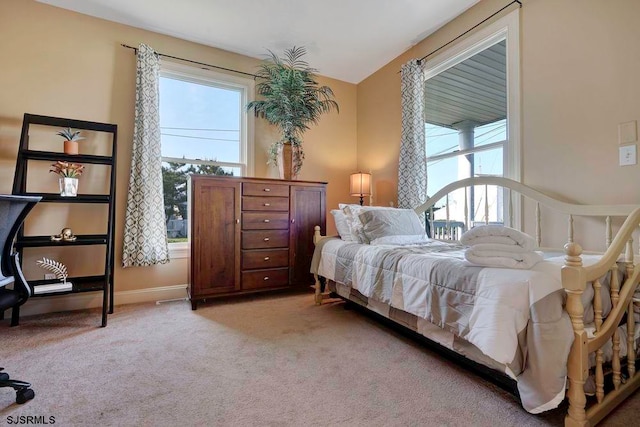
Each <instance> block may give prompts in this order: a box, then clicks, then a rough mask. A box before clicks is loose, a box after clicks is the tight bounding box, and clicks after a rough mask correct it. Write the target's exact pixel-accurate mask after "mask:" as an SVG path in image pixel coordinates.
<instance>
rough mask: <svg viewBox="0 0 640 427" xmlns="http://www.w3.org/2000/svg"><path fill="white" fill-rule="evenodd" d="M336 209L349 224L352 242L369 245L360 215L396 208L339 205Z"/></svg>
mask: <svg viewBox="0 0 640 427" xmlns="http://www.w3.org/2000/svg"><path fill="white" fill-rule="evenodd" d="M338 207H340V208H341V209H342V212H344V214H345V216H346V218H347V222H348V223H349V227H350V229H351V238H352V239H353V241H354V242H357V243H366V244H369V239H368V238H367V236H366V235H365V234H364V230H363V226H364V224H362V222H361V221H360V218H359V217H360V214H362V213H363V212H368V211H374V210H375V211H377V210H391V209H393V210H395V209H396V208H389V207H384V206H360V205H345V204H339V205H338Z"/></svg>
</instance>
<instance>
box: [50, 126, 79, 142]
mask: <svg viewBox="0 0 640 427" xmlns="http://www.w3.org/2000/svg"><path fill="white" fill-rule="evenodd" d="M56 135H59V136H61V137H63V138H64V139H65V140H67V141H81V140H83V139H84V137H83V136H80V131H79V130H75V131H74V130H73V129H71V128H66V129H62V130H61V131H60V132H57V133H56Z"/></svg>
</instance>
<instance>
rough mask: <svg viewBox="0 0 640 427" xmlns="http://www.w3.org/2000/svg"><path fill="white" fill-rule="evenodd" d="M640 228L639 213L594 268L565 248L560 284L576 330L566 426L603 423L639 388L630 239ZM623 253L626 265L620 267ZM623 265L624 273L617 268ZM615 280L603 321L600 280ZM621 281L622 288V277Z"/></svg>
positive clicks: (639, 274)
mask: <svg viewBox="0 0 640 427" xmlns="http://www.w3.org/2000/svg"><path fill="white" fill-rule="evenodd" d="M639 224H640V209H636V210H635V211H634V212H633V213H632V214H631V215H629V216H628V217H627V219H626V220H625V223H624V224H623V226H622V227H621V229H620V230H619V232H618V233H617V235H616V237H615V239H614V240H613V242H612V243H611V245H610V246H609V248H608V250H607V252H606V253H605V255H604V256H603V257H602V258H601V259H600V261H599V262H598V263H596V264H594V265H590V266H588V267H584V266H583V265H582V258H581V255H582V248H581V247H580V245H579V244H577V243H574V242H570V243H567V244H566V245H565V253H566V257H565V265H564V267H563V268H562V284H563V287H564V288H565V290H566V292H567V304H566V310H567V312H568V314H569V317H570V318H571V323H572V326H573V330H574V342H573V345H572V347H571V352H570V354H569V360H568V363H567V376H568V381H569V390H568V392H567V397H568V400H569V409H568V413H567V416H566V418H565V426H592V425H595V424H597V423H598V422H599V421H600V420H602V419H603V418H604V417H605V416H606V415H607V414H608V413H610V412H611V411H612V410H613V409H614V408H615V407H616V406H617V405H618V404H620V403H621V402H622V401H623V400H624V399H625V398H626V397H628V396H629V395H630V394H631V393H633V392H634V391H635V390H636V389H638V387H640V374H638V373H637V372H636V355H637V348H636V340H635V335H636V330H635V329H636V322H635V319H634V294H635V293H636V291H637V290H638V283H639V281H640V263H639V264H637V265H636V264H634V254H633V239H632V237H631V236H632V234H633V232H634V231H635V230H636V229H637V227H638V225H639ZM621 253H624V259H623V262H622V263H620V262H619V257H620V254H621ZM620 264H622V266H623V267H622V269H623V271H620V268H619V265H620ZM607 272H610V274H611V278H612V279H611V281H610V283H611V286H610V296H611V302H612V309H611V311H610V312H609V314H608V316H607V317H606V319H605V318H603V315H602V313H603V309H602V306H603V303H602V296H601V292H600V290H601V286H602V285H601V283H600V278H601V277H602V276H603V275H605V274H606V273H607ZM619 275H622V276H623V277H624V280H623V281H622V285H621V286H619V285H618V282H619V281H618V276H619ZM587 283H592V284H593V287H594V297H593V301H592V304H593V310H594V327H595V332H594V333H593V335H592V336H589V334H588V333H587V331H586V330H585V325H584V321H583V319H584V311H585V307H584V306H583V303H582V299H581V297H582V293H583V292H584V291H585V289H586V287H587ZM620 327H622V328H624V332H626V342H624V347H625V348H626V357H622V358H621V337H620V335H621V334H620ZM609 343H610V344H611V349H612V355H611V364H610V367H609V366H608V367H607V372H606V373H607V375H606V376H607V381H606V382H605V364H604V350H603V348H604V347H605V345H608V344H609ZM590 355H595V357H594V359H595V366H594V367H593V368H590V365H589V357H590ZM590 375H593V376H594V378H595V398H592V399H589V400H588V399H587V395H586V393H585V389H584V386H585V383H586V382H587V379H588V377H589V376H590Z"/></svg>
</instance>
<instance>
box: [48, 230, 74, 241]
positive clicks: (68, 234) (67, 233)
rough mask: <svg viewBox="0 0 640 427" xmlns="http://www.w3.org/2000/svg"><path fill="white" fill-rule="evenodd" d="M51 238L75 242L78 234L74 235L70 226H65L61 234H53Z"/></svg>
mask: <svg viewBox="0 0 640 427" xmlns="http://www.w3.org/2000/svg"><path fill="white" fill-rule="evenodd" d="M51 240H53V241H54V242H60V241H62V242H74V241H75V240H76V236H74V235H73V232H72V231H71V229H70V228H66V227H65V228H63V229H62V230H61V231H60V234H57V235H55V236H51Z"/></svg>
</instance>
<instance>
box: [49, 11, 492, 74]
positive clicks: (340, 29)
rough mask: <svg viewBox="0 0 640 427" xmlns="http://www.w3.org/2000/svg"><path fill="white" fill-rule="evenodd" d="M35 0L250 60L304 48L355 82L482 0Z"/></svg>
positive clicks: (317, 63)
mask: <svg viewBox="0 0 640 427" xmlns="http://www.w3.org/2000/svg"><path fill="white" fill-rule="evenodd" d="M38 1H40V2H41V3H47V4H50V5H54V6H58V7H61V8H64V9H69V10H74V11H76V12H80V13H84V14H87V15H91V16H96V17H99V18H103V19H107V20H110V21H115V22H120V23H122V24H127V25H131V26H134V27H138V28H143V29H146V30H150V31H155V32H158V33H162V34H167V35H171V36H174V37H179V38H181V39H185V40H190V41H194V42H197V43H202V44H205V45H209V46H214V47H217V48H220V49H225V50H228V51H232V52H236V53H240V54H243V55H247V56H250V57H255V58H264V57H265V53H266V49H271V50H273V51H274V52H276V53H278V54H279V53H281V52H282V51H283V50H284V49H286V48H290V47H292V46H294V45H296V46H305V47H306V48H307V52H308V54H307V56H306V59H307V61H308V62H309V63H310V64H311V66H312V67H314V68H316V69H318V70H319V72H320V74H322V75H325V76H328V77H333V78H336V79H339V80H343V81H347V82H350V83H359V82H360V81H362V80H363V79H365V78H366V77H367V76H369V75H370V74H372V73H373V72H374V71H376V70H378V69H379V68H380V67H382V66H383V65H385V64H386V63H388V62H389V61H391V60H392V59H394V58H395V57H396V56H398V55H400V54H401V53H402V52H404V51H405V50H407V49H409V48H410V47H411V46H413V45H414V44H416V43H418V42H419V41H420V40H422V39H424V38H425V37H426V36H428V35H429V34H431V33H433V32H434V31H435V30H437V29H438V28H440V27H441V26H443V25H444V24H446V23H447V22H448V21H450V20H451V19H453V18H455V17H456V16H457V15H459V14H460V13H462V12H463V11H465V10H466V9H468V8H469V7H471V6H472V5H474V4H475V3H477V2H478V1H480V0H315V1H310V0H38ZM140 41H141V42H143V40H140ZM158 50H159V51H160V52H161V53H165V54H168V55H175V56H180V52H164V51H162V49H159V48H158ZM187 59H190V58H187ZM213 65H216V64H213Z"/></svg>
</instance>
